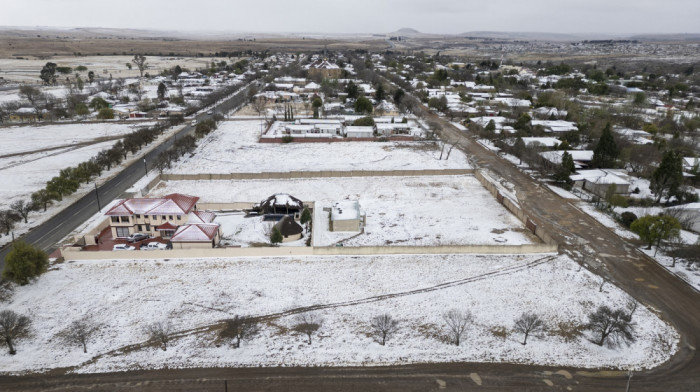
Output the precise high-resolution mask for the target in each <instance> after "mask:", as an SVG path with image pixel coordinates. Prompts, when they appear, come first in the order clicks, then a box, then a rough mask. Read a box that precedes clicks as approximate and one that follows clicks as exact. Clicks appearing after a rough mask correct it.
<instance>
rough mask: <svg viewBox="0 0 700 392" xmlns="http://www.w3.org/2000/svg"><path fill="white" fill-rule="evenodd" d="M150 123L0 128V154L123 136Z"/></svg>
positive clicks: (38, 125) (39, 125) (151, 123)
mask: <svg viewBox="0 0 700 392" xmlns="http://www.w3.org/2000/svg"><path fill="white" fill-rule="evenodd" d="M153 124H154V123H153V122H152V121H151V122H138V123H133V124H123V123H121V124H118V123H99V124H50V125H41V124H37V125H34V126H16V127H9V128H2V129H0V138H2V146H3V149H2V151H1V152H0V155H9V154H16V153H21V152H29V151H37V150H41V149H48V148H52V147H59V146H66V145H70V144H78V143H85V142H89V141H91V140H94V139H98V138H106V137H115V136H123V135H126V134H128V133H131V132H133V131H135V130H137V129H139V128H141V127H147V126H150V125H153Z"/></svg>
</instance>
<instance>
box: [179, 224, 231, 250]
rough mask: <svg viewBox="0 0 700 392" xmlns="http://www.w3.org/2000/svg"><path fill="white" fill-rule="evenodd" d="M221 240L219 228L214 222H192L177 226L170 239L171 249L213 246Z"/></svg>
mask: <svg viewBox="0 0 700 392" xmlns="http://www.w3.org/2000/svg"><path fill="white" fill-rule="evenodd" d="M220 240H221V230H220V227H219V225H218V224H216V223H192V224H186V225H183V226H180V227H178V228H177V231H176V232H175V235H173V237H172V238H171V239H170V242H172V244H173V249H191V248H214V247H215V246H216V244H218V243H219V241H220Z"/></svg>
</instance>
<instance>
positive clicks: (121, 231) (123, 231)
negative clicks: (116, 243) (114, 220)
mask: <svg viewBox="0 0 700 392" xmlns="http://www.w3.org/2000/svg"><path fill="white" fill-rule="evenodd" d="M116 229H117V237H128V236H129V228H128V227H117V228H116Z"/></svg>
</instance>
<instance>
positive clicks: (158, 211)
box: [105, 193, 199, 239]
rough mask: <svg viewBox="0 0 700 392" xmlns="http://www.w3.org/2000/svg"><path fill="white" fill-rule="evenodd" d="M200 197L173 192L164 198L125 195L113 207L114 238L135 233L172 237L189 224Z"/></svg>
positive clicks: (111, 212)
mask: <svg viewBox="0 0 700 392" xmlns="http://www.w3.org/2000/svg"><path fill="white" fill-rule="evenodd" d="M198 200H199V197H196V196H188V195H183V194H179V193H172V194H170V195H166V196H164V197H162V198H134V199H123V200H121V201H119V202H118V203H117V204H116V205H115V206H114V207H112V208H111V209H109V211H107V212H106V213H105V215H107V216H109V217H110V223H109V225H110V229H111V231H112V237H113V238H126V237H128V236H129V235H131V234H134V233H145V234H149V235H152V236H161V237H163V238H165V239H168V238H171V237H172V236H173V235H174V234H175V232H176V231H177V229H178V228H179V227H180V226H182V225H185V224H187V222H188V219H189V218H190V213H191V212H192V211H196V208H197V201H198Z"/></svg>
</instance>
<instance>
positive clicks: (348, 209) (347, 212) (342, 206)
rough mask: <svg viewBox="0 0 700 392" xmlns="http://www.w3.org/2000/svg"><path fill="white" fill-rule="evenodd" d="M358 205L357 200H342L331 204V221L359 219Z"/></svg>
mask: <svg viewBox="0 0 700 392" xmlns="http://www.w3.org/2000/svg"><path fill="white" fill-rule="evenodd" d="M361 215H362V213H361V212H360V203H359V202H358V201H357V200H343V201H339V202H335V203H333V206H332V207H331V221H341V220H355V219H360V216H361Z"/></svg>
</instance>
